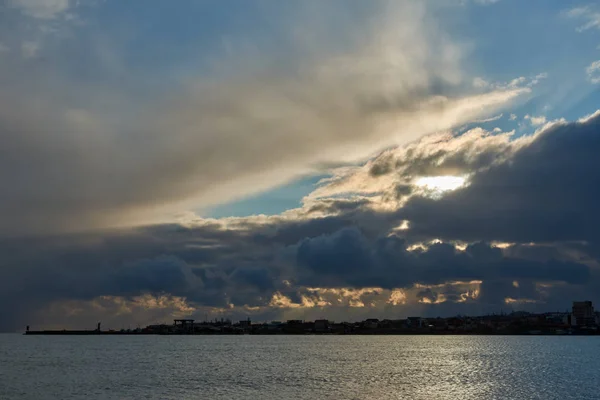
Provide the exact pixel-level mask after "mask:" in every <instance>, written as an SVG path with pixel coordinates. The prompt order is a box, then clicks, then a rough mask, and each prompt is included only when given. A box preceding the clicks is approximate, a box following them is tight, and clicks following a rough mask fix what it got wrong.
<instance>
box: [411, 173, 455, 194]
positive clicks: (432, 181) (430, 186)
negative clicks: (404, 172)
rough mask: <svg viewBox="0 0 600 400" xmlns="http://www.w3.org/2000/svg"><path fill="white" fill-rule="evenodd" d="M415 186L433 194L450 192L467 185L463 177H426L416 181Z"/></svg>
mask: <svg viewBox="0 0 600 400" xmlns="http://www.w3.org/2000/svg"><path fill="white" fill-rule="evenodd" d="M415 184H416V185H417V186H419V187H421V188H424V189H427V190H429V191H433V192H435V193H445V192H450V191H453V190H456V189H460V188H461V187H463V186H465V185H466V184H467V178H466V177H464V176H426V177H423V178H419V179H417V180H416V182H415Z"/></svg>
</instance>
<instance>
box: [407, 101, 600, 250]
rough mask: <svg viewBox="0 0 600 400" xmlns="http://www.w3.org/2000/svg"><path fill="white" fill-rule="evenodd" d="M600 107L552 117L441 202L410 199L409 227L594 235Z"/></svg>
mask: <svg viewBox="0 0 600 400" xmlns="http://www.w3.org/2000/svg"><path fill="white" fill-rule="evenodd" d="M599 130H600V114H598V113H597V114H596V115H595V116H592V117H590V118H587V119H585V120H582V121H581V122H576V123H566V122H555V123H552V124H549V125H547V126H546V127H545V128H543V129H542V130H541V131H540V132H538V133H537V134H536V137H535V140H533V141H532V142H531V143H529V144H528V145H526V146H522V147H521V148H520V149H518V151H517V152H516V153H515V154H514V156H512V157H511V158H510V159H509V160H507V161H506V162H503V163H499V164H497V165H494V166H492V167H490V168H489V169H486V170H483V171H481V172H480V173H477V174H475V175H474V176H473V177H472V178H471V180H470V185H469V186H468V187H467V188H465V189H463V190H460V191H457V192H453V193H450V194H448V195H447V196H445V197H444V198H443V199H441V200H439V201H433V200H430V199H426V198H413V199H411V200H409V202H408V203H407V204H406V206H405V208H404V209H403V211H402V212H401V213H402V215H403V217H404V218H405V219H408V220H410V223H411V231H413V232H415V233H416V232H418V233H426V232H427V234H428V235H432V236H434V237H438V238H444V239H455V240H466V241H471V240H497V241H504V242H528V241H531V242H548V241H550V242H551V241H580V240H583V241H597V240H598V239H599V237H598V233H597V229H596V227H597V226H598V224H599V223H600V220H599V219H598V216H599V214H598V212H597V207H596V199H597V198H598V195H599V193H598V189H597V188H598V187H599V186H598V184H599V183H600V174H599V173H598V171H600V165H597V164H598V161H597V157H596V156H595V151H596V149H598V148H599V147H600V135H598V132H599Z"/></svg>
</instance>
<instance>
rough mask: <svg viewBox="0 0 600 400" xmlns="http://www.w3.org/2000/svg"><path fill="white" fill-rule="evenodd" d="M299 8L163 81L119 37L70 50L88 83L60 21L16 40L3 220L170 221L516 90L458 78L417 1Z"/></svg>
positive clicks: (362, 152)
mask: <svg viewBox="0 0 600 400" xmlns="http://www.w3.org/2000/svg"><path fill="white" fill-rule="evenodd" d="M20 4H21V3H20ZM22 4H25V3H22ZM27 4H30V6H31V7H33V4H34V3H27ZM35 4H41V2H37V3H35ZM44 4H46V3H44ZM49 4H50V3H49ZM51 4H53V6H52V7H50V5H48V7H49V9H50V8H51V9H52V10H58V9H60V7H59V5H61V4H63V5H65V4H67V3H51ZM369 4H370V3H369ZM315 7H316V6H315ZM27 9H30V8H27ZM31 9H33V8H31ZM307 10H308V11H307ZM307 10H295V11H297V15H299V16H298V17H297V18H296V19H295V20H292V19H291V17H289V15H287V14H286V15H284V16H282V18H283V17H285V18H284V19H285V21H286V24H285V27H284V28H280V27H279V26H278V27H277V28H276V32H274V33H273V35H275V33H276V34H277V35H275V36H277V37H279V38H280V39H281V43H278V44H277V45H272V44H270V43H266V42H264V39H261V38H260V37H256V38H252V37H251V36H250V37H249V38H243V39H242V38H241V37H240V38H238V37H235V36H233V37H230V38H228V40H227V45H226V46H224V47H225V50H219V51H213V52H211V53H210V54H206V55H205V57H204V58H203V62H202V63H200V64H199V67H198V69H200V70H202V71H203V72H202V73H200V74H198V73H194V74H191V75H187V76H185V77H184V78H182V77H181V76H178V77H168V76H167V77H161V78H160V79H162V82H161V83H160V84H159V83H150V84H149V83H148V82H155V79H157V77H155V76H151V75H150V76H148V75H144V74H143V73H142V74H139V75H138V73H137V72H134V67H133V66H131V65H128V64H127V61H126V57H125V55H124V54H121V53H120V52H119V47H118V46H116V45H115V46H113V47H111V46H110V45H108V46H107V45H103V46H100V45H98V43H106V42H109V43H110V42H111V40H114V41H115V42H116V40H117V38H112V37H110V36H109V39H104V40H103V41H101V42H98V41H97V40H96V39H95V38H94V39H93V40H96V41H92V39H89V40H90V43H89V44H90V49H93V50H89V49H86V48H84V47H83V46H82V45H81V44H79V47H77V48H78V49H79V48H80V47H81V48H80V50H81V51H80V52H79V53H76V54H77V57H78V59H79V60H80V63H82V64H84V65H85V64H89V65H93V68H94V70H93V71H94V72H90V73H89V74H92V73H93V74H94V76H95V78H94V79H93V80H90V79H87V78H85V77H82V76H81V75H82V74H81V71H80V70H75V71H72V72H73V73H72V74H69V73H68V72H69V71H70V69H69V68H66V67H65V66H64V65H63V63H64V61H63V58H62V56H65V57H73V54H74V53H69V51H68V50H69V48H68V44H69V43H71V42H69V41H68V40H66V39H62V37H63V36H67V37H69V36H68V35H67V33H64V35H63V36H61V35H54V36H53V37H52V40H50V39H46V40H45V42H44V43H43V44H38V43H37V42H31V43H29V42H28V43H24V44H23V55H25V56H27V57H25V59H22V57H17V55H15V56H14V57H12V58H11V59H10V60H9V61H8V62H7V63H6V64H2V65H0V85H1V87H2V91H1V93H2V94H1V95H0V109H1V111H0V132H2V138H3V145H2V154H3V157H2V158H0V171H2V172H0V179H2V181H4V182H6V181H10V182H13V184H11V185H4V186H2V188H1V189H0V196H1V197H2V198H3V204H4V206H3V207H2V210H1V215H0V216H1V218H0V220H1V221H2V222H0V231H1V232H2V233H3V234H15V233H17V234H20V233H36V232H37V233H39V232H57V231H72V230H79V229H89V228H95V227H105V226H122V225H130V224H140V223H151V222H156V221H165V220H171V219H172V217H173V215H174V214H176V213H180V212H182V211H185V210H189V209H198V208H200V207H202V206H206V205H209V204H214V203H216V202H221V201H224V200H230V199H232V198H235V197H239V196H243V195H246V194H249V193H254V192H258V191H261V190H264V189H267V188H270V187H273V186H275V185H278V184H281V183H284V182H286V181H288V180H290V179H291V178H294V177H297V176H299V175H302V174H306V173H309V172H314V171H316V170H318V169H319V168H320V166H323V165H331V164H332V163H340V162H351V161H352V162H354V161H357V160H364V159H365V158H366V157H368V156H370V155H372V154H374V153H375V152H377V151H379V150H381V149H382V148H385V147H389V146H390V145H394V144H398V143H406V142H407V141H410V140H413V139H416V138H418V137H420V136H422V135H423V134H425V133H431V132H435V131H438V130H444V129H448V128H451V127H453V126H457V125H460V124H463V123H466V122H468V121H471V120H473V119H477V118H478V117H481V116H483V117H485V116H487V115H491V114H492V113H493V112H494V111H495V109H497V108H498V107H500V106H502V105H503V104H505V103H507V102H509V101H510V100H512V99H514V98H515V97H516V96H518V95H519V94H522V93H526V92H528V91H529V88H527V87H526V86H527V85H526V84H525V82H524V81H523V82H521V81H519V82H517V83H515V84H510V85H508V86H506V87H494V88H489V89H486V90H479V91H474V90H473V88H469V87H468V85H464V83H463V81H464V78H463V73H462V68H461V47H460V45H458V44H455V43H453V42H451V41H450V40H449V39H448V37H447V35H445V34H444V33H443V32H440V31H438V30H437V29H436V28H435V27H436V24H435V23H434V20H433V19H432V17H431V16H430V15H429V14H428V13H427V10H426V9H425V5H424V4H423V3H422V2H413V1H409V2H402V3H395V2H382V3H377V4H373V5H371V6H368V7H367V6H365V7H364V9H361V13H360V14H358V13H357V14H356V15H354V14H352V13H350V12H349V13H348V15H347V16H346V17H344V14H340V15H337V16H336V19H339V21H340V24H338V25H336V27H335V32H334V31H333V29H334V28H331V27H329V26H328V25H327V24H320V23H319V22H318V21H320V19H312V18H310V16H312V15H313V14H312V13H311V12H310V11H311V10H312V8H310V7H308V8H307ZM312 11H318V12H320V13H323V14H325V15H327V13H338V12H339V9H338V8H336V7H333V6H331V7H330V6H325V5H323V6H319V7H318V9H317V10H312ZM290 13H291V12H290ZM165 17H166V16H165ZM344 20H345V21H346V23H343V21H344ZM282 26H284V24H282ZM73 29H74V28H73ZM340 30H341V31H343V32H344V33H345V34H344V35H342V36H341V37H342V39H338V38H339V37H340ZM74 32H76V31H72V32H71V35H73V34H74ZM104 35H105V36H106V35H107V33H106V32H104ZM118 40H121V38H118ZM248 41H252V45H251V46H248V44H247V42H248ZM84 44H85V42H84ZM107 48H108V50H107ZM11 54H12V53H11ZM33 56H35V57H33ZM238 65H240V66H241V65H243V68H237V67H236V66H238ZM70 68H72V67H70ZM135 71H137V70H135ZM123 76H128V77H129V78H128V81H127V84H123V83H122V78H121V77H123ZM159 76H160V75H159ZM84 78H85V79H84ZM34 98H35V101H32V99H34Z"/></svg>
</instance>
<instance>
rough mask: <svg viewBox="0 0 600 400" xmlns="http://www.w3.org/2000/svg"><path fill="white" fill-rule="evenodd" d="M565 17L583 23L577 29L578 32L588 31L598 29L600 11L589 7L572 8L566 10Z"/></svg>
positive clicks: (599, 27) (599, 25)
mask: <svg viewBox="0 0 600 400" xmlns="http://www.w3.org/2000/svg"><path fill="white" fill-rule="evenodd" d="M565 15H567V16H568V17H570V18H575V19H579V20H582V21H583V25H580V26H579V27H578V28H577V31H578V32H583V31H587V30H588V29H600V11H598V10H597V9H595V8H593V7H591V6H583V7H575V8H572V9H570V10H567V11H566V12H565Z"/></svg>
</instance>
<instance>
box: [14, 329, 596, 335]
mask: <svg viewBox="0 0 600 400" xmlns="http://www.w3.org/2000/svg"><path fill="white" fill-rule="evenodd" d="M23 335H32V336H115V335H119V336H121V335H125V336H148V335H152V336H244V335H245V336H600V332H597V331H594V332H581V331H579V332H565V333H555V332H537V331H528V332H504V333H500V332H496V333H495V332H436V331H432V332H423V331H411V332H408V331H402V332H348V333H340V332H305V333H289V332H287V333H283V332H268V333H267V332H261V333H233V332H214V333H156V332H121V331H100V332H98V331H69V330H51V331H29V332H25V333H23Z"/></svg>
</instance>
